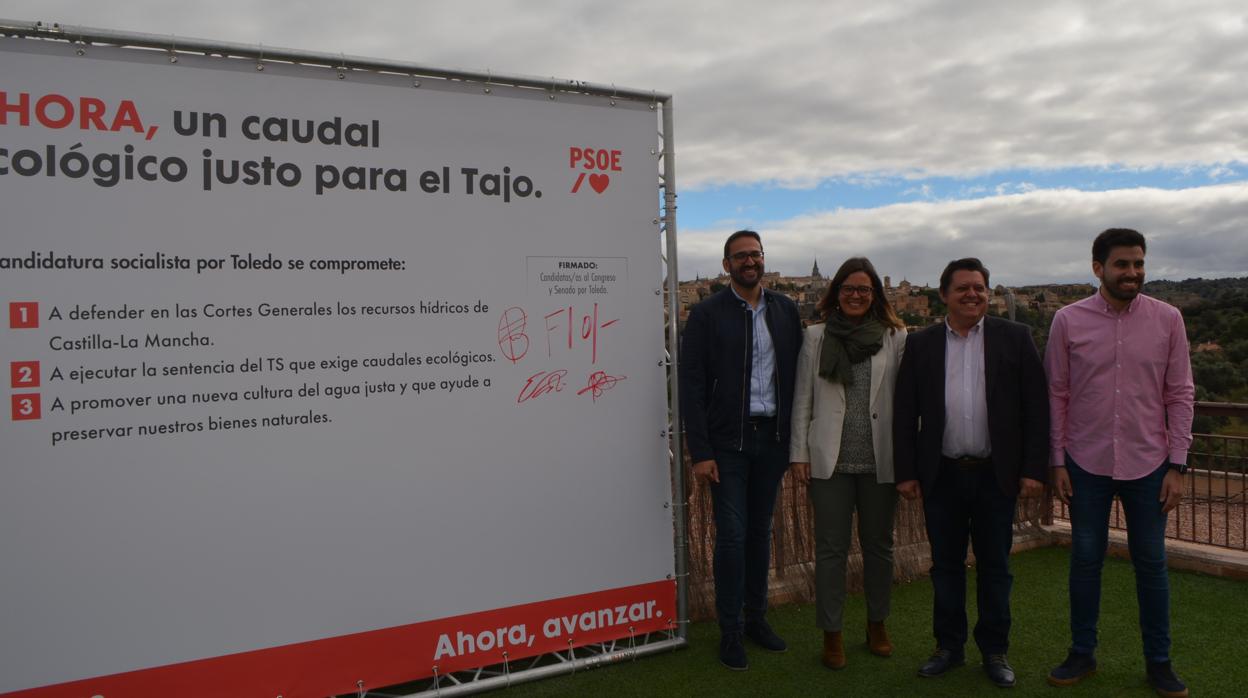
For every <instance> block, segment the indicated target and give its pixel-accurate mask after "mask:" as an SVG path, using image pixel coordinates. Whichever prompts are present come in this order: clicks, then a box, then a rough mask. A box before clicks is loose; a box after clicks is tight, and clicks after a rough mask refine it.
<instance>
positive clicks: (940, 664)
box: [919, 648, 966, 679]
mask: <svg viewBox="0 0 1248 698" xmlns="http://www.w3.org/2000/svg"><path fill="white" fill-rule="evenodd" d="M963 664H966V657H965V655H963V654H962V653H961V652H954V651H953V650H947V649H943V648H942V649H937V650H936V651H935V652H934V653H933V654H932V656H931V657H929V658H928V660H927V662H926V663H924V664H923V666H921V667H919V676H922V677H923V678H925V679H934V678H936V677H937V676H943V675H944V674H945V673H946V672H947V671H949V670H950V669H953V668H955V667H960V666H962V665H963Z"/></svg>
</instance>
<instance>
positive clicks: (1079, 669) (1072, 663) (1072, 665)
mask: <svg viewBox="0 0 1248 698" xmlns="http://www.w3.org/2000/svg"><path fill="white" fill-rule="evenodd" d="M1095 673H1096V657H1094V656H1092V655H1090V654H1082V653H1080V652H1074V651H1072V652H1069V653H1067V654H1066V661H1064V662H1062V663H1061V664H1060V665H1059V666H1057V667H1054V669H1053V671H1050V672H1049V685H1050V686H1074V685H1075V684H1077V683H1079V682H1080V681H1082V680H1084V679H1086V678H1088V677H1089V676H1092V675H1093V674H1095Z"/></svg>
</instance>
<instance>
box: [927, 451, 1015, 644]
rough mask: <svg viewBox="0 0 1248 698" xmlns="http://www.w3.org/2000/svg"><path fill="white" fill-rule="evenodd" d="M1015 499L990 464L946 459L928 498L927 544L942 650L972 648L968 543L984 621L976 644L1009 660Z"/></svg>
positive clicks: (935, 622)
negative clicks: (969, 642)
mask: <svg viewBox="0 0 1248 698" xmlns="http://www.w3.org/2000/svg"><path fill="white" fill-rule="evenodd" d="M1015 502H1016V498H1015V497H1010V496H1006V495H1005V493H1003V492H1002V491H1001V488H1000V487H999V486H998V485H997V476H996V473H995V472H994V471H993V469H992V465H991V464H989V463H983V464H981V465H979V466H976V467H967V466H963V465H959V464H957V462H955V461H950V460H948V459H941V467H940V473H939V475H938V477H937V478H936V484H935V486H934V487H932V489H931V491H924V492H923V512H924V514H925V516H926V519H927V538H928V541H929V542H930V543H931V546H932V587H933V590H934V592H935V602H934V604H933V613H932V631H933V634H935V636H936V645H937V646H938V647H940V648H942V649H947V650H951V651H953V652H957V653H960V652H962V651H963V646H964V645H965V644H966V639H967V637H966V628H967V622H966V543H967V538H968V537H969V538H970V540H971V545H972V547H973V548H974V550H975V578H976V585H977V599H976V600H977V602H978V605H979V620H978V621H977V622H976V623H975V644H977V645H978V646H979V651H980V652H981V653H982V654H984V655H989V654H1005V653H1006V650H1007V649H1008V648H1009V644H1010V589H1011V587H1012V586H1013V585H1014V576H1013V575H1012V574H1010V546H1011V545H1012V543H1013V540H1014V505H1015Z"/></svg>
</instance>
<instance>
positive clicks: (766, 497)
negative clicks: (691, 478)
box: [711, 419, 789, 632]
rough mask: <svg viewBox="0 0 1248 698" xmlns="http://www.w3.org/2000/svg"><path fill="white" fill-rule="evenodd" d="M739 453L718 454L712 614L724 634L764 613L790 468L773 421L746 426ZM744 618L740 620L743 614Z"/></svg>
mask: <svg viewBox="0 0 1248 698" xmlns="http://www.w3.org/2000/svg"><path fill="white" fill-rule="evenodd" d="M742 445H743V447H744V448H743V449H742V450H741V451H716V452H715V463H716V465H717V467H718V468H719V483H718V484H715V483H711V500H712V502H713V503H714V506H715V562H714V574H715V611H716V613H717V615H718V616H719V626H720V629H721V630H723V631H724V632H736V631H739V630H740V629H741V627H742V625H743V622H744V621H749V620H757V619H760V618H762V617H763V614H764V613H765V612H766V611H767V575H768V572H769V571H770V567H771V515H772V512H773V511H775V508H776V493H777V492H778V491H779V489H780V480H781V479H782V478H783V477H784V472H785V470H787V469H788V467H789V445H788V444H787V443H785V444H782V443H780V441H778V440H777V438H776V422H775V420H774V419H771V420H762V421H757V422H751V423H747V424H746V425H745V437H744V439H743V443H742ZM743 612H744V614H743Z"/></svg>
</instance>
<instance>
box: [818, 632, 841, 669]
mask: <svg viewBox="0 0 1248 698" xmlns="http://www.w3.org/2000/svg"><path fill="white" fill-rule="evenodd" d="M823 665H824V666H826V667H827V668H829V669H844V668H845V644H844V643H843V642H842V641H841V633H840V631H837V632H834V633H833V632H828V631H827V630H825V631H823Z"/></svg>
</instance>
